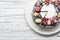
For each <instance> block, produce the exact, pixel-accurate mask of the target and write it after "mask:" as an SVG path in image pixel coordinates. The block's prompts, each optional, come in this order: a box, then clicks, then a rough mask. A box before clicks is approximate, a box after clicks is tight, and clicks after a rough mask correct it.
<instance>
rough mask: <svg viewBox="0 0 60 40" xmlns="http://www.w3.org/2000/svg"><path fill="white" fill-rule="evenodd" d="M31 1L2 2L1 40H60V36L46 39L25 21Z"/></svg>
mask: <svg viewBox="0 0 60 40" xmlns="http://www.w3.org/2000/svg"><path fill="white" fill-rule="evenodd" d="M29 1H30V0H0V40H60V34H57V35H54V36H51V37H45V36H41V35H39V34H37V33H35V32H34V31H32V29H30V27H29V25H28V24H27V23H26V20H25V13H24V12H25V11H24V10H25V5H26V4H27V2H29Z"/></svg>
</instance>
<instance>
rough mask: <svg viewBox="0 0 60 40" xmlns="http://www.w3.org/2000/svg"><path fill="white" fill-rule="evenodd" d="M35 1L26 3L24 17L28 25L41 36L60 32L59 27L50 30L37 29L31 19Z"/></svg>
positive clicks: (30, 0)
mask: <svg viewBox="0 0 60 40" xmlns="http://www.w3.org/2000/svg"><path fill="white" fill-rule="evenodd" d="M36 1H37V0H28V1H27V3H26V8H25V17H26V21H27V23H28V25H29V26H30V27H31V28H32V29H33V30H34V31H35V32H37V33H39V34H43V35H52V34H55V33H57V32H59V31H60V27H59V26H60V25H58V26H56V27H54V28H51V29H43V28H41V27H38V26H37V25H36V24H35V23H34V22H33V19H32V16H31V13H32V10H33V7H34V4H35V3H36Z"/></svg>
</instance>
